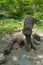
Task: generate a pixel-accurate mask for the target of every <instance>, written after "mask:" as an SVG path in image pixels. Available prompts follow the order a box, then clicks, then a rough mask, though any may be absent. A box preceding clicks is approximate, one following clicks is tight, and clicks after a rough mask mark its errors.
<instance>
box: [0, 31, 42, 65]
mask: <svg viewBox="0 0 43 65" xmlns="http://www.w3.org/2000/svg"><path fill="white" fill-rule="evenodd" d="M38 34H39V35H40V37H41V39H42V40H41V43H40V45H35V46H36V48H37V50H33V49H31V50H30V51H26V50H25V48H24V47H22V48H20V47H19V45H18V44H17V43H16V44H15V45H14V46H13V49H12V51H11V53H10V54H8V55H7V56H6V60H7V61H6V62H5V63H4V64H2V65H15V63H16V62H17V61H18V60H19V59H20V58H22V57H27V58H28V59H31V60H33V61H34V63H35V65H43V33H38ZM19 35H21V37H22V36H23V34H22V32H20V33H18V32H17V33H13V34H12V35H11V36H10V35H5V36H2V37H1V38H0V52H3V51H4V50H5V48H6V47H7V45H8V44H9V42H10V41H11V39H12V38H15V37H20V36H19ZM23 37H24V36H23Z"/></svg>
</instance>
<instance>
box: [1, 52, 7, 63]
mask: <svg viewBox="0 0 43 65" xmlns="http://www.w3.org/2000/svg"><path fill="white" fill-rule="evenodd" d="M5 61H6V58H5V56H4V53H0V64H2V63H4V62H5Z"/></svg>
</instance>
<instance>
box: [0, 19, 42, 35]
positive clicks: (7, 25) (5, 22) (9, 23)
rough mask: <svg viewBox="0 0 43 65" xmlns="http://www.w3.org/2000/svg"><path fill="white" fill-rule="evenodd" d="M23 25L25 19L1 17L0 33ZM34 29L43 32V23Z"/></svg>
mask: <svg viewBox="0 0 43 65" xmlns="http://www.w3.org/2000/svg"><path fill="white" fill-rule="evenodd" d="M20 27H23V20H21V21H20V20H14V19H1V20H0V33H4V34H5V33H10V32H12V31H14V30H15V29H17V28H20ZM34 29H35V30H36V31H38V32H39V31H40V32H43V25H42V26H40V25H39V24H38V25H35V26H34Z"/></svg>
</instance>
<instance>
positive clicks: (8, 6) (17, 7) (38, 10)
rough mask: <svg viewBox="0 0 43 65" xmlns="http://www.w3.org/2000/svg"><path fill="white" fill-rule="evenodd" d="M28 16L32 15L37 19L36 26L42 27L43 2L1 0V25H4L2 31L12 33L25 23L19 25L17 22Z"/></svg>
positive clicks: (38, 0) (41, 0)
mask: <svg viewBox="0 0 43 65" xmlns="http://www.w3.org/2000/svg"><path fill="white" fill-rule="evenodd" d="M28 15H32V16H33V17H34V18H35V24H36V25H37V26H41V23H42V21H41V20H43V0H0V23H2V26H0V31H6V30H7V31H9V32H10V31H11V30H14V29H15V28H17V27H18V26H20V27H21V26H23V24H22V23H23V22H22V23H19V21H17V20H20V19H24V17H26V16H28ZM3 19H4V20H3ZM8 19H9V20H8ZM13 19H14V20H15V19H16V20H15V21H14V20H13ZM9 21H10V22H9ZM3 22H4V24H3ZM15 22H16V24H17V25H16V24H15Z"/></svg>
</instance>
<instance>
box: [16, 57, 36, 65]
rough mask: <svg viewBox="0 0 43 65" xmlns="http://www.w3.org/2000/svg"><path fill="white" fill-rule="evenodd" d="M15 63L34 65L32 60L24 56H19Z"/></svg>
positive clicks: (18, 64) (17, 64)
mask: <svg viewBox="0 0 43 65" xmlns="http://www.w3.org/2000/svg"><path fill="white" fill-rule="evenodd" d="M16 65H35V63H34V62H33V61H32V60H28V59H26V58H25V57H22V58H20V60H19V61H18V62H17V63H16Z"/></svg>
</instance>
